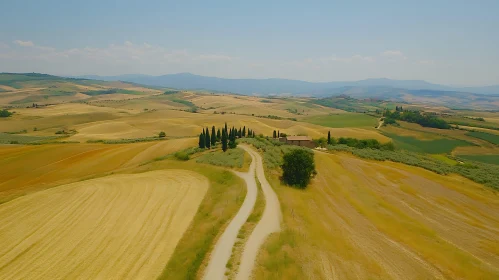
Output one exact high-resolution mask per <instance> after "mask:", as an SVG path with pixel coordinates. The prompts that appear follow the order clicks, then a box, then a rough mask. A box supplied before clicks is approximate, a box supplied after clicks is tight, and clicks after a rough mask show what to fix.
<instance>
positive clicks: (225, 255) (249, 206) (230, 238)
mask: <svg viewBox="0 0 499 280" xmlns="http://www.w3.org/2000/svg"><path fill="white" fill-rule="evenodd" d="M243 149H244V148H243ZM245 150H246V149H245ZM250 155H251V165H250V168H249V171H248V172H237V171H233V172H234V173H235V174H236V175H237V176H239V177H241V178H242V179H243V180H244V181H245V182H246V188H247V193H246V198H245V199H244V202H243V205H242V206H241V208H240V209H239V211H238V212H237V214H236V216H235V217H234V218H233V219H232V221H231V222H230V224H229V226H228V227H227V228H226V229H225V231H224V233H223V234H222V236H221V237H220V239H218V241H217V244H216V245H215V248H214V249H213V252H212V254H211V256H210V262H209V263H208V266H207V267H206V270H205V274H204V278H203V279H206V280H217V279H224V278H225V270H226V267H225V265H226V264H227V262H228V261H229V259H230V256H231V254H232V247H234V244H235V243H236V239H237V234H238V233H239V230H240V229H241V227H242V226H243V225H244V223H245V222H246V220H247V219H248V217H249V215H250V214H251V212H252V211H253V207H254V206H255V202H256V196H257V193H258V188H257V186H256V180H255V175H254V174H255V157H254V156H253V155H252V154H251V153H250Z"/></svg>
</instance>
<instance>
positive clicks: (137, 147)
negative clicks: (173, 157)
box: [0, 138, 196, 202]
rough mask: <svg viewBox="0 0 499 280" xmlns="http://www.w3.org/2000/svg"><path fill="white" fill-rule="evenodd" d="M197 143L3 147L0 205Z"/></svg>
mask: <svg viewBox="0 0 499 280" xmlns="http://www.w3.org/2000/svg"><path fill="white" fill-rule="evenodd" d="M195 143H196V140H195V139H188V138H187V139H175V140H165V141H161V142H145V143H136V144H116V145H114V144H113V145H104V144H62V145H61V144H59V145H41V146H12V145H3V146H0V166H1V168H0V170H1V171H0V202H4V201H8V200H10V199H12V198H15V197H18V196H22V195H24V194H27V193H31V192H34V191H38V190H41V189H45V188H49V187H52V186H56V185H61V184H66V183H70V182H74V181H78V180H82V179H85V178H90V177H96V176H103V175H105V174H107V173H109V172H117V171H120V170H126V169H127V168H131V167H134V166H137V165H140V164H142V163H144V162H147V161H150V160H152V159H154V158H156V157H160V156H163V155H166V154H170V153H173V152H175V151H178V150H182V149H185V148H187V147H191V146H194V145H195Z"/></svg>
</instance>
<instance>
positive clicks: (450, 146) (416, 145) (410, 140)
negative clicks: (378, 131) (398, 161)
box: [383, 132, 472, 154]
mask: <svg viewBox="0 0 499 280" xmlns="http://www.w3.org/2000/svg"><path fill="white" fill-rule="evenodd" d="M383 134H384V135H385V136H387V137H390V138H392V140H393V143H394V144H395V147H396V148H397V149H402V150H407V151H411V152H420V153H428V154H447V153H450V152H452V150H454V149H455V148H456V147H459V146H471V145H472V144H471V143H468V142H466V141H463V140H454V139H447V138H443V139H435V140H419V139H416V138H414V137H410V136H400V135H397V134H393V133H387V132H384V133H383Z"/></svg>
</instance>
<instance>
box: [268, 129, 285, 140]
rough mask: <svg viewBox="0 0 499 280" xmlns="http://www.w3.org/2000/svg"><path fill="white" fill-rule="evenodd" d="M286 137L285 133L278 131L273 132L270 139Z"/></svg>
mask: <svg viewBox="0 0 499 280" xmlns="http://www.w3.org/2000/svg"><path fill="white" fill-rule="evenodd" d="M286 136H288V135H287V134H286V133H281V132H280V131H279V130H274V133H273V134H272V138H274V139H278V138H281V137H286Z"/></svg>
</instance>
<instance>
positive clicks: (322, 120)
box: [303, 113, 378, 128]
mask: <svg viewBox="0 0 499 280" xmlns="http://www.w3.org/2000/svg"><path fill="white" fill-rule="evenodd" d="M303 121H305V122H308V123H312V124H317V125H322V126H327V127H333V128H337V127H375V126H376V124H377V123H378V120H377V119H376V118H375V117H372V116H368V115H365V114H357V113H348V114H338V115H327V116H315V117H310V118H306V119H304V120H303Z"/></svg>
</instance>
